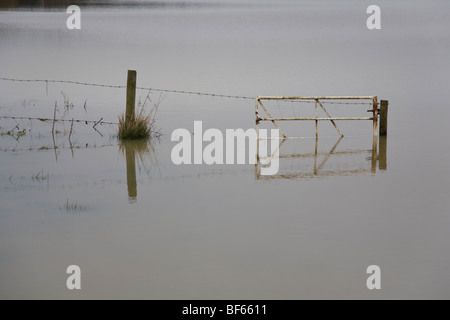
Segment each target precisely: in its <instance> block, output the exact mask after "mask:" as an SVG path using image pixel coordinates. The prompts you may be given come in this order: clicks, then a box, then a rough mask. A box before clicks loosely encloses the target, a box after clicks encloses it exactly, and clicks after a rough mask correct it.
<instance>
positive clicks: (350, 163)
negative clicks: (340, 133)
mask: <svg viewBox="0 0 450 320" xmlns="http://www.w3.org/2000/svg"><path fill="white" fill-rule="evenodd" d="M343 139H344V137H339V138H338V140H337V141H336V143H335V144H334V145H333V146H332V147H331V149H330V150H329V151H327V152H323V151H322V152H319V148H318V146H319V139H318V138H317V137H316V139H315V148H314V153H298V152H297V153H287V154H282V151H283V150H282V149H283V148H282V146H283V144H284V143H285V142H286V141H287V140H281V141H280V144H279V145H278V147H277V150H276V151H275V152H274V153H272V155H271V156H270V157H260V158H262V159H264V163H268V162H269V160H270V158H271V157H273V156H274V154H275V153H276V152H278V153H279V159H280V164H279V167H280V169H279V172H278V173H277V174H276V175H262V174H261V164H260V162H258V163H257V164H256V165H255V179H256V180H277V179H298V178H315V177H324V176H345V175H361V174H375V173H376V171H377V163H378V168H379V170H386V169H387V156H386V151H387V137H385V136H383V137H380V138H379V143H380V147H379V151H378V137H377V136H374V137H373V141H372V148H371V149H345V150H342V151H336V150H337V149H338V147H339V145H340V143H341V142H342V140H343ZM310 158H313V159H314V160H313V168H312V170H311V169H309V168H308V167H311V161H306V162H303V163H300V165H298V166H297V167H295V166H293V165H292V162H293V160H294V159H297V160H307V159H310ZM283 160H284V162H283V163H282V161H283ZM286 160H289V161H290V163H291V167H290V168H287V167H288V164H287V162H289V161H286ZM367 161H370V166H368V165H367ZM325 166H327V167H328V170H326V169H324V168H325ZM286 171H288V172H286Z"/></svg>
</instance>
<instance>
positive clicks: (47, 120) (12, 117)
mask: <svg viewBox="0 0 450 320" xmlns="http://www.w3.org/2000/svg"><path fill="white" fill-rule="evenodd" d="M0 119H10V120H36V121H41V122H49V121H51V122H53V121H55V122H72V121H73V122H77V123H84V124H99V125H103V124H108V125H117V124H119V123H117V122H108V121H99V120H81V119H73V120H72V119H70V120H69V119H50V118H32V117H14V116H0Z"/></svg>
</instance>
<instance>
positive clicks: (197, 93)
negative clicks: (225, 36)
mask: <svg viewBox="0 0 450 320" xmlns="http://www.w3.org/2000/svg"><path fill="white" fill-rule="evenodd" d="M0 80H1V81H12V82H40V83H45V84H46V85H47V86H48V84H49V83H61V84H73V85H80V86H88V87H100V88H112V89H125V88H126V87H127V86H126V85H109V84H99V83H89V82H80V81H71V80H44V79H15V78H4V77H0ZM136 89H138V90H147V91H155V92H164V93H176V94H188V95H197V96H206V97H216V98H227V99H240V100H253V101H254V100H255V98H256V97H254V96H242V95H229V94H221V93H208V92H197V91H187V90H175V89H161V88H154V87H136ZM284 102H296V103H314V101H296V100H285V101H284ZM327 104H345V105H356V104H357V105H361V104H370V103H364V102H352V101H347V102H342V101H327Z"/></svg>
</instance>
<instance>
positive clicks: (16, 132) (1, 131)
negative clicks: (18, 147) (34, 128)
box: [0, 126, 27, 140]
mask: <svg viewBox="0 0 450 320" xmlns="http://www.w3.org/2000/svg"><path fill="white" fill-rule="evenodd" d="M26 134H27V131H26V129H22V130H20V128H19V126H15V127H14V128H13V129H12V130H9V131H5V130H4V129H3V128H2V127H0V136H10V137H13V138H14V139H16V140H19V138H20V137H23V136H24V135H26Z"/></svg>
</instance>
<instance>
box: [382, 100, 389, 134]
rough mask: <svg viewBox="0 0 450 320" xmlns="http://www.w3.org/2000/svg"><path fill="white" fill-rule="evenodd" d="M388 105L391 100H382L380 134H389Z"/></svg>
mask: <svg viewBox="0 0 450 320" xmlns="http://www.w3.org/2000/svg"><path fill="white" fill-rule="evenodd" d="M388 105H389V101H387V100H381V101H380V136H386V135H387V121H388Z"/></svg>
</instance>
